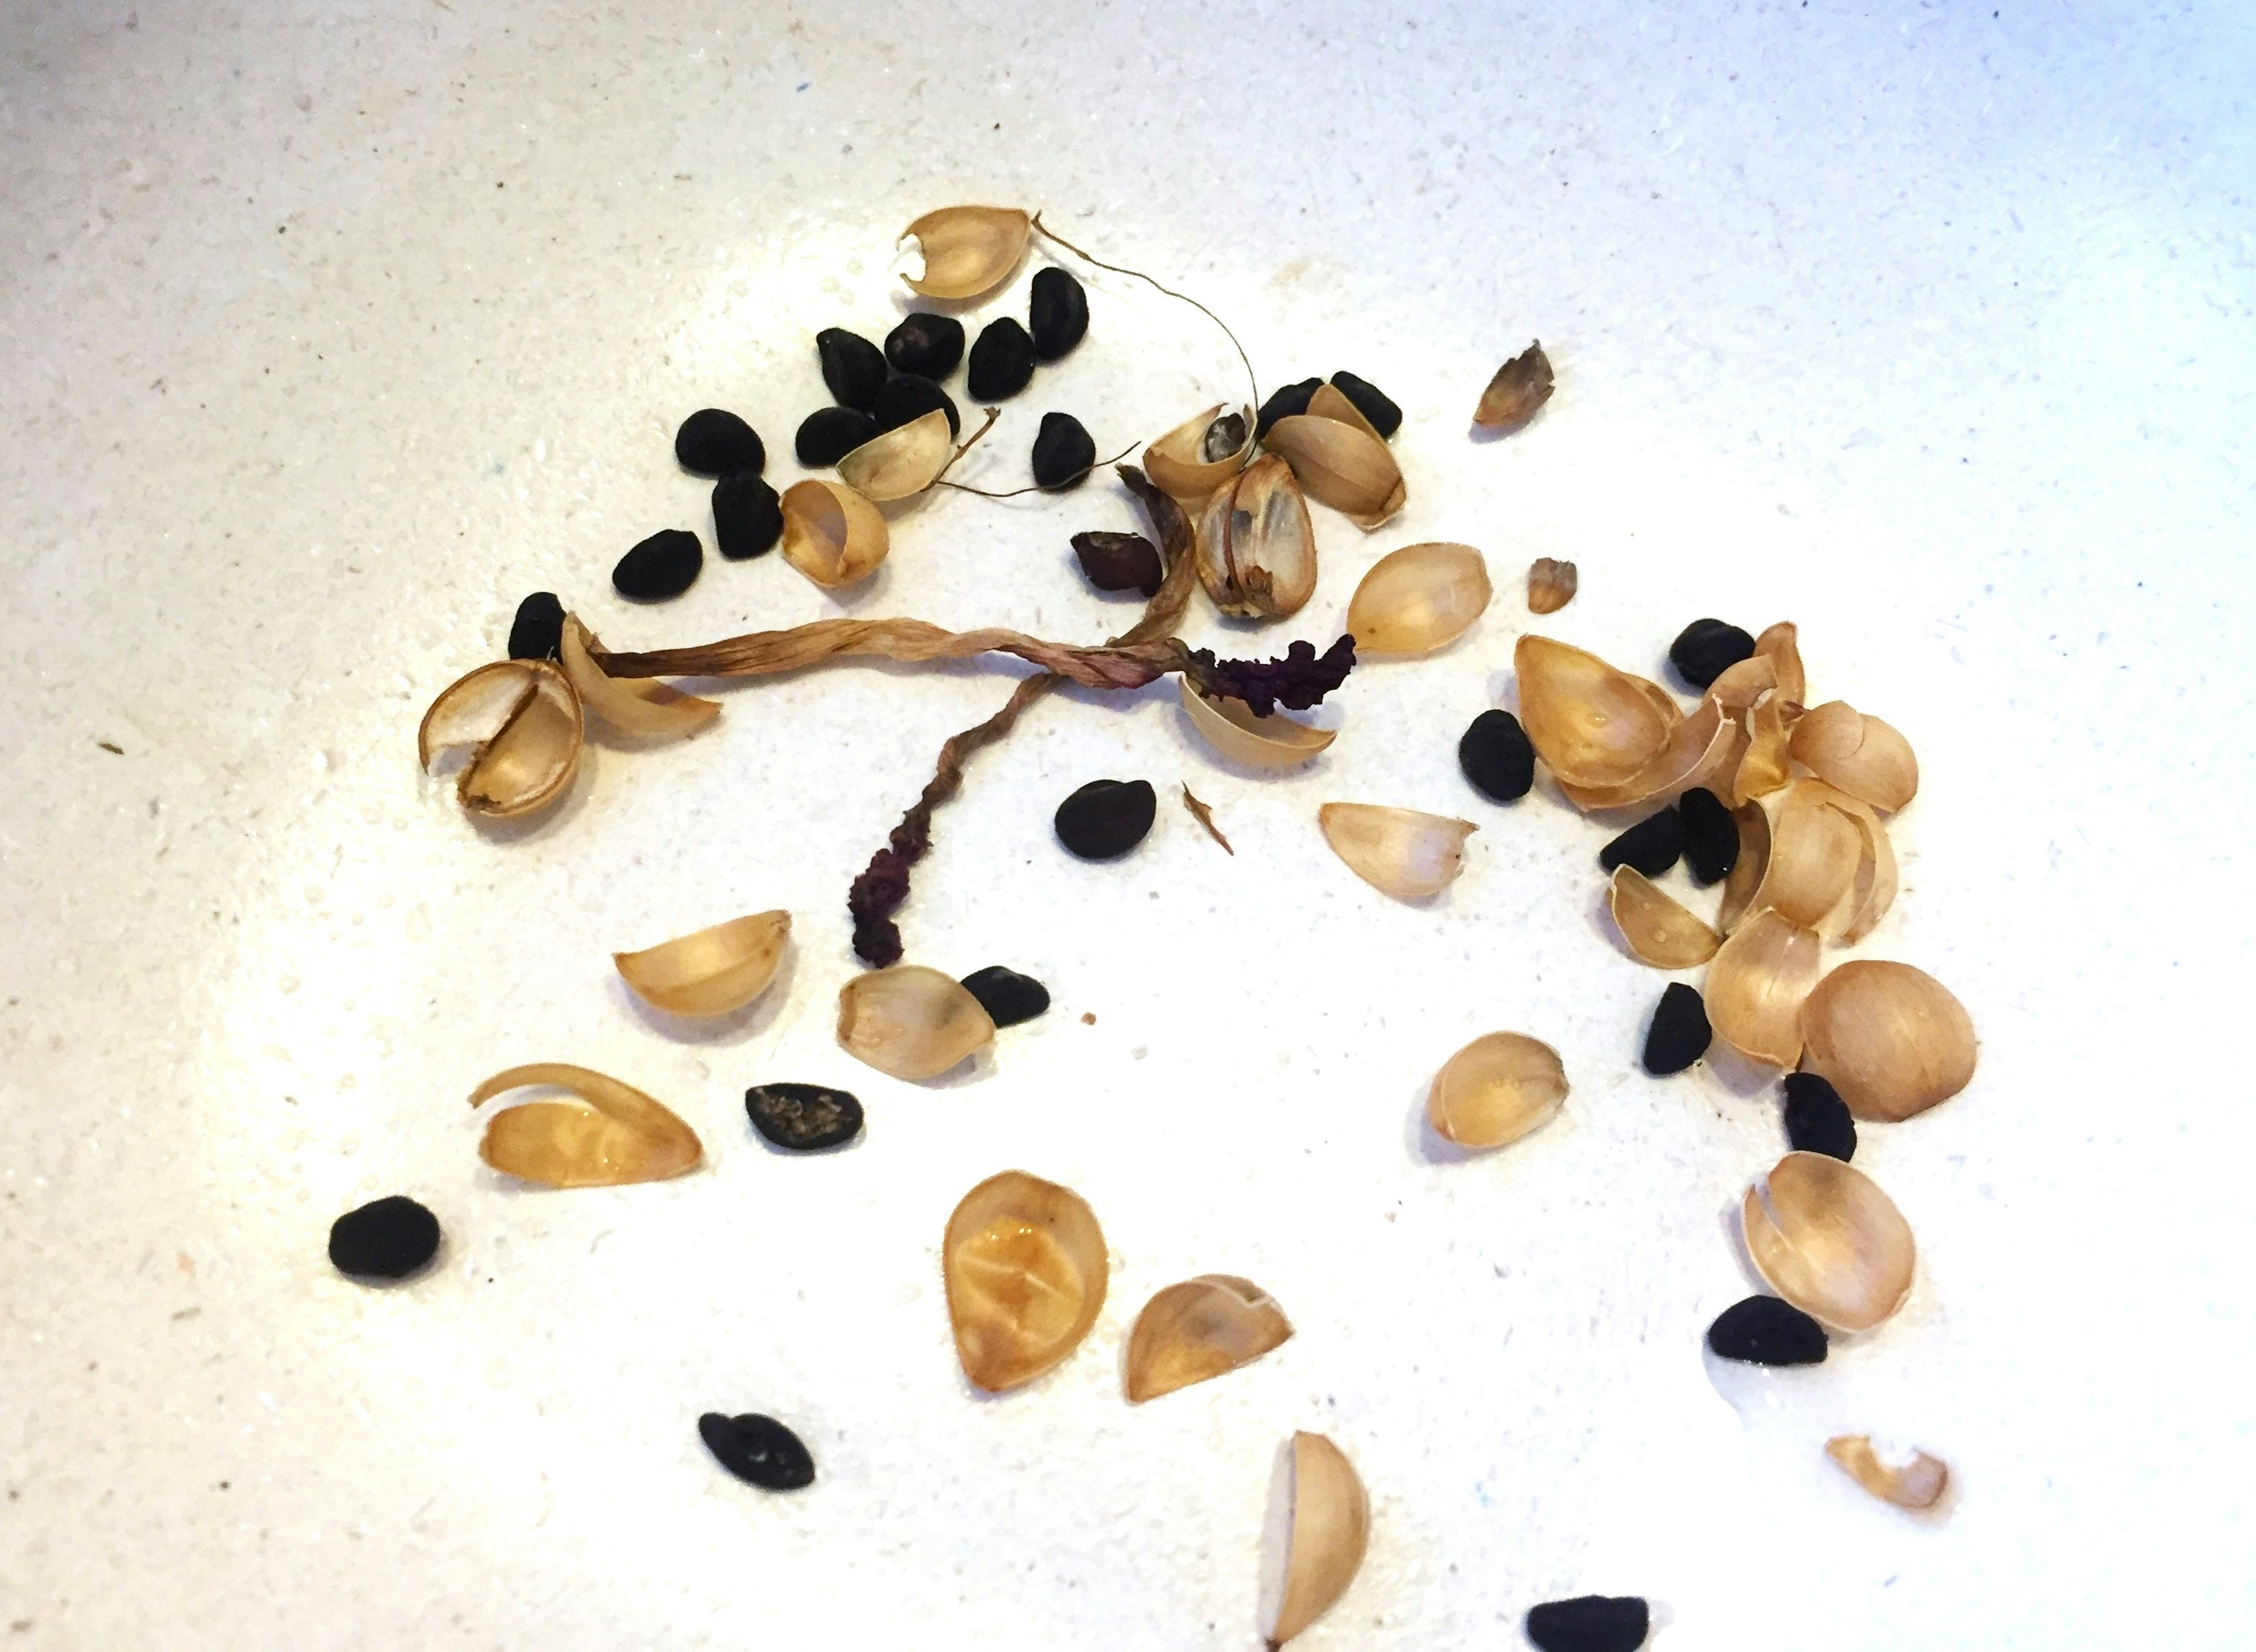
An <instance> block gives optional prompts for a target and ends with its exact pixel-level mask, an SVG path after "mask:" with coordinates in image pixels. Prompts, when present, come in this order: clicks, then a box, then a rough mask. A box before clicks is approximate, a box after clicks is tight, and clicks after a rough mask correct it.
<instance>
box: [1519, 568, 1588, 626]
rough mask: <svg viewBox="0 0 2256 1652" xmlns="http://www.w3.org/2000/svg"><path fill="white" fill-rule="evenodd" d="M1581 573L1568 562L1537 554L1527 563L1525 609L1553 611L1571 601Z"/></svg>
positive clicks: (1537, 611)
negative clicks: (1537, 555)
mask: <svg viewBox="0 0 2256 1652" xmlns="http://www.w3.org/2000/svg"><path fill="white" fill-rule="evenodd" d="M1581 583H1582V575H1581V574H1580V573H1579V572H1578V571H1577V570H1576V567H1575V565H1574V564H1573V563H1572V562H1562V561H1559V560H1558V559H1557V558H1556V557H1550V556H1539V557H1537V558H1536V559H1535V560H1534V561H1533V562H1531V563H1529V564H1528V566H1527V611H1528V612H1529V613H1531V614H1555V613H1557V612H1558V611H1560V610H1561V609H1562V608H1564V607H1565V606H1566V605H1567V604H1569V603H1571V602H1573V601H1574V600H1575V592H1576V589H1577V587H1578V586H1580V584H1581Z"/></svg>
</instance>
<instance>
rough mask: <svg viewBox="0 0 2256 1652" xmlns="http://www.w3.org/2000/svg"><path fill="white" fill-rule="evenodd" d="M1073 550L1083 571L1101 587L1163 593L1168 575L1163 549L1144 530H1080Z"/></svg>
mask: <svg viewBox="0 0 2256 1652" xmlns="http://www.w3.org/2000/svg"><path fill="white" fill-rule="evenodd" d="M1073 554H1075V556H1077V557H1079V558H1080V559H1081V571H1082V573H1083V574H1086V575H1088V576H1089V583H1090V584H1092V585H1094V586H1096V589H1099V590H1101V591H1131V590H1132V591H1141V592H1143V593H1144V595H1145V596H1146V597H1157V596H1158V595H1159V594H1160V582H1161V581H1162V580H1163V579H1165V578H1166V577H1167V575H1166V570H1164V569H1163V568H1160V549H1159V547H1157V546H1156V545H1153V543H1152V541H1151V540H1147V539H1146V538H1145V537H1144V536H1143V535H1142V534H1141V533H1076V534H1075V535H1074V536H1073Z"/></svg>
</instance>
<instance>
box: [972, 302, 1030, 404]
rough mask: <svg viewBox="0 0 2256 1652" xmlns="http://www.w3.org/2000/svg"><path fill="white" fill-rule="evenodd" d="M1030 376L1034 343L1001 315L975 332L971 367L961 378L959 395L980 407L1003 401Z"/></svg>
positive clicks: (1016, 392)
mask: <svg viewBox="0 0 2256 1652" xmlns="http://www.w3.org/2000/svg"><path fill="white" fill-rule="evenodd" d="M1033 376H1034V341H1033V339H1031V338H1029V337H1027V336H1026V328H1023V327H1021V326H1019V323H1018V321H1017V320H1016V318H1014V317H1012V316H1008V315H1005V316H1001V317H999V318H998V319H997V320H995V321H990V322H988V323H987V325H986V326H984V327H983V328H980V329H979V336H978V337H977V338H975V339H973V340H972V341H971V365H970V366H969V368H968V369H966V370H965V372H964V375H963V392H964V394H966V395H967V396H969V397H970V398H971V399H972V400H974V401H976V402H978V403H980V404H981V405H982V406H984V405H985V404H986V403H988V402H993V401H1006V400H1008V399H1010V398H1011V397H1012V396H1015V395H1017V394H1018V393H1019V392H1020V391H1022V390H1024V389H1025V388H1026V381H1027V380H1028V379H1030V378H1033Z"/></svg>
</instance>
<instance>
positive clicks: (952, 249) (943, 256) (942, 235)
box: [901, 207, 1033, 299]
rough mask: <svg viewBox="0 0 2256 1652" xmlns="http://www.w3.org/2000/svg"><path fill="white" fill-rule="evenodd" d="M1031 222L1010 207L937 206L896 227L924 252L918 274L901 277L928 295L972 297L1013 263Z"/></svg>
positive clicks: (1002, 275) (1001, 277) (1020, 252)
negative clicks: (936, 209)
mask: <svg viewBox="0 0 2256 1652" xmlns="http://www.w3.org/2000/svg"><path fill="white" fill-rule="evenodd" d="M1032 233H1033V219H1031V218H1029V217H1027V215H1026V214H1025V213H1023V212H1020V211H1019V210H1018V209H1017V208H1013V207H942V208H941V209H940V210H939V211H937V212H927V213H926V214H925V215H924V216H922V217H921V218H919V219H918V220H917V221H916V222H914V223H913V224H911V225H909V227H908V228H907V229H904V230H903V231H901V236H902V238H903V239H904V240H906V239H907V238H908V237H911V236H914V237H916V240H917V244H918V245H919V246H920V247H921V248H922V249H923V251H924V273H923V274H922V275H905V276H903V277H902V278H901V279H903V280H905V281H906V282H907V283H908V284H909V286H912V287H913V288H915V289H916V291H918V292H920V293H923V294H924V295H925V296H926V297H927V298H934V299H976V298H977V297H978V296H979V295H980V294H981V293H984V292H986V291H988V290H989V289H990V288H991V287H996V286H1001V285H1002V284H1003V282H1004V281H1005V280H1007V279H1009V278H1010V274H1011V272H1012V271H1013V270H1015V269H1017V268H1018V267H1019V258H1020V257H1021V256H1022V255H1023V254H1024V253H1025V252H1026V239H1027V237H1028V236H1030V235H1031V234H1032Z"/></svg>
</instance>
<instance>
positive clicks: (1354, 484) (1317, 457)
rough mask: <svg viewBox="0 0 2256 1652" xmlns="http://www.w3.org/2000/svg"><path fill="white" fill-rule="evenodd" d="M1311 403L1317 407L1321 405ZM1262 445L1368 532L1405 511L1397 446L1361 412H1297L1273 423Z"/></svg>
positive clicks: (1305, 484)
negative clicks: (1337, 414)
mask: <svg viewBox="0 0 2256 1652" xmlns="http://www.w3.org/2000/svg"><path fill="white" fill-rule="evenodd" d="M1330 388H1331V386H1329V385H1325V386H1324V389H1326V390H1329V389H1330ZM1317 393H1318V394H1319V395H1321V394H1322V391H1319V392H1317ZM1340 401H1341V403H1342V404H1343V406H1346V407H1347V408H1348V410H1349V411H1350V413H1352V412H1354V404H1353V403H1351V402H1349V401H1348V400H1347V399H1346V398H1345V397H1344V396H1343V397H1341V398H1340ZM1309 405H1310V406H1311V408H1313V407H1314V406H1315V403H1314V402H1311V403H1310V404H1309ZM1261 445H1262V446H1263V447H1264V448H1267V449H1268V450H1269V451H1270V452H1271V453H1273V454H1275V455H1278V456H1279V457H1280V458H1281V459H1283V460H1284V461H1285V462H1286V463H1287V464H1288V465H1290V466H1291V467H1292V468H1293V474H1294V477H1297V478H1298V479H1299V481H1300V484H1301V488H1302V489H1303V490H1304V491H1306V492H1307V493H1308V497H1309V498H1312V499H1315V500H1316V501H1317V502H1318V503H1319V504H1322V505H1330V506H1331V507H1332V509H1334V510H1335V511H1337V512H1340V513H1341V514H1342V515H1343V516H1344V517H1346V518H1347V519H1348V520H1350V522H1353V523H1354V524H1355V525H1356V526H1357V527H1359V528H1363V529H1364V530H1365V531H1366V532H1367V531H1369V530H1370V529H1371V528H1375V527H1377V526H1378V525H1379V524H1380V523H1382V522H1384V521H1385V520H1386V519H1387V518H1389V517H1391V516H1392V515H1393V514H1394V513H1395V512H1397V511H1399V510H1400V509H1401V508H1402V505H1403V501H1404V499H1405V498H1406V497H1407V495H1406V492H1405V490H1404V488H1403V484H1402V467H1401V466H1400V465H1399V464H1397V463H1396V462H1395V461H1394V450H1393V449H1392V448H1389V447H1388V446H1387V445H1386V444H1385V442H1384V441H1380V440H1379V438H1378V433H1377V432H1376V431H1374V430H1372V429H1371V426H1370V423H1369V422H1368V421H1367V420H1364V418H1363V415H1362V414H1361V413H1356V415H1355V418H1354V420H1348V419H1344V418H1327V417H1325V416H1324V415H1323V414H1322V413H1315V412H1309V413H1296V414H1294V416H1292V417H1291V418H1289V419H1280V420H1278V421H1277V422H1276V423H1275V424H1273V425H1272V426H1270V427H1269V434H1267V435H1266V436H1265V437H1263V438H1262V441H1261Z"/></svg>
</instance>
